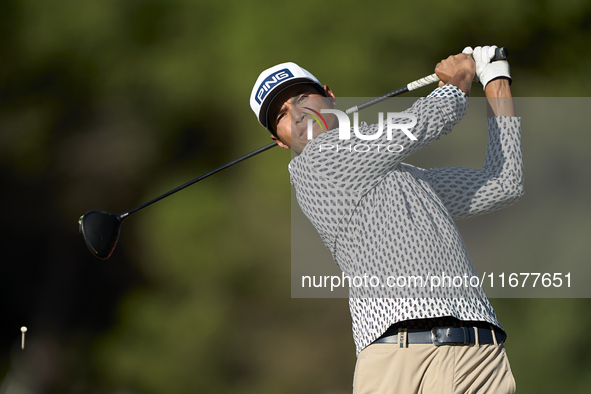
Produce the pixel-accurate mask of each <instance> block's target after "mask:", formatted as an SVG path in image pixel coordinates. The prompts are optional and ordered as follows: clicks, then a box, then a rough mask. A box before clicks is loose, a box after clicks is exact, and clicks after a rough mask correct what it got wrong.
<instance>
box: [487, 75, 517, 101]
mask: <svg viewBox="0 0 591 394" xmlns="http://www.w3.org/2000/svg"><path fill="white" fill-rule="evenodd" d="M484 94H485V95H486V97H512V96H511V87H510V81H509V79H508V78H505V77H500V78H496V79H493V80H492V81H490V82H489V83H487V84H486V87H485V88H484Z"/></svg>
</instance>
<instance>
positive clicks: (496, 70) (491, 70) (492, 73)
mask: <svg viewBox="0 0 591 394" xmlns="http://www.w3.org/2000/svg"><path fill="white" fill-rule="evenodd" d="M496 49H497V47H496V45H493V46H484V47H476V48H474V49H472V48H470V47H466V48H464V50H463V51H462V53H465V54H467V55H472V58H473V59H474V62H475V63H476V77H477V78H478V80H480V83H481V84H482V88H483V89H484V88H486V84H488V83H489V82H490V81H492V80H493V79H496V78H501V77H504V78H508V79H509V81H511V74H510V72H509V62H507V61H506V60H497V61H494V62H491V59H492V58H493V57H494V56H495V51H496Z"/></svg>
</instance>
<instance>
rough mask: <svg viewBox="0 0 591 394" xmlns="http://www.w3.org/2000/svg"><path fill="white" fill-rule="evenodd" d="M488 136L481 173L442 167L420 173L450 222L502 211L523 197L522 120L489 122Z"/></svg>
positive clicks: (506, 118)
mask: <svg viewBox="0 0 591 394" xmlns="http://www.w3.org/2000/svg"><path fill="white" fill-rule="evenodd" d="M488 133H489V140H488V145H487V150H486V158H485V162H484V166H483V168H482V169H480V170H474V169H469V168H461V167H445V168H433V169H430V170H423V171H424V176H425V179H426V180H427V181H428V182H429V184H430V185H431V186H432V187H433V189H434V190H435V192H436V193H437V194H438V195H439V197H440V198H441V200H442V202H443V204H444V205H445V207H446V208H447V210H448V211H449V213H450V215H451V216H452V217H453V218H466V217H470V216H475V215H480V214H483V213H487V212H491V211H494V210H497V209H500V208H504V207H506V206H508V205H511V204H512V203H514V202H515V201H517V200H518V199H520V198H521V197H522V196H523V193H524V187H523V152H522V146H521V118H517V117H505V116H499V117H494V118H488Z"/></svg>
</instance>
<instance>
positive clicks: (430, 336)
mask: <svg viewBox="0 0 591 394" xmlns="http://www.w3.org/2000/svg"><path fill="white" fill-rule="evenodd" d="M398 330H399V329H397V328H389V329H388V330H387V331H386V332H385V333H384V335H382V336H381V337H379V338H378V339H376V340H375V341H374V342H373V343H399V339H398ZM400 330H401V337H402V335H403V334H404V336H406V338H402V340H401V341H400V342H402V344H401V347H402V346H403V345H404V344H405V343H408V344H421V343H422V344H425V343H432V344H433V345H436V346H441V345H469V344H474V343H476V333H475V330H478V343H495V341H494V339H493V332H494V335H495V336H496V342H497V343H498V344H501V343H503V342H504V341H505V339H506V338H507V337H506V335H505V334H504V333H503V332H502V331H501V330H499V329H498V328H492V329H491V328H476V327H435V328H432V329H431V330H417V329H408V330H406V331H404V329H400Z"/></svg>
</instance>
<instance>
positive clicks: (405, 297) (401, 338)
mask: <svg viewBox="0 0 591 394" xmlns="http://www.w3.org/2000/svg"><path fill="white" fill-rule="evenodd" d="M495 49H496V47H494V46H492V47H488V46H485V47H476V48H474V49H472V48H469V47H468V48H466V49H465V50H464V51H463V53H461V54H458V55H454V56H450V57H448V58H447V59H445V60H442V61H441V62H440V63H438V64H437V65H436V67H435V73H436V74H437V76H438V77H439V78H440V80H441V81H440V83H439V87H438V88H437V89H435V90H434V91H433V92H432V93H431V94H429V96H428V97H425V98H420V99H418V100H417V101H416V102H415V103H414V104H413V105H412V107H411V108H409V109H407V110H406V111H404V112H402V113H395V114H393V115H390V114H388V115H387V116H386V117H385V118H383V119H382V121H381V123H380V122H378V124H374V125H371V126H370V125H367V124H366V123H361V125H358V126H356V127H354V128H351V129H349V128H347V129H345V128H344V127H339V126H340V124H341V122H342V121H343V119H342V116H341V115H339V113H338V111H336V110H335V109H334V105H335V102H336V99H335V95H334V94H333V92H332V90H331V89H330V88H329V87H328V86H326V85H323V84H321V83H320V82H319V81H318V79H316V77H314V76H313V75H312V74H310V73H309V72H308V71H306V70H305V69H303V68H301V67H299V66H298V65H296V64H294V63H283V64H280V65H277V66H274V67H272V68H269V69H267V70H265V71H263V72H262V73H261V75H260V76H259V78H258V80H257V81H256V83H255V86H254V88H253V90H252V94H251V100H250V103H251V107H252V109H253V111H254V113H255V114H256V116H257V118H258V120H259V122H260V123H261V124H262V125H263V126H264V127H265V128H266V129H267V130H269V131H270V132H271V138H272V139H273V140H274V141H276V142H277V144H279V145H280V146H281V147H283V148H286V149H289V148H291V149H292V150H294V151H295V152H296V153H297V154H298V156H296V157H295V158H294V159H292V161H291V162H290V165H289V172H290V177H291V183H292V185H293V186H294V188H295V191H296V196H297V200H298V203H299V205H300V207H301V209H302V211H303V212H304V214H305V215H306V216H307V217H308V219H309V220H310V221H311V222H312V224H313V225H314V227H315V228H316V229H317V231H318V233H319V234H320V236H321V238H322V240H323V242H324V244H325V245H326V246H327V247H328V249H329V250H330V252H331V253H332V256H333V258H334V260H335V262H336V263H337V264H338V266H339V267H340V269H341V270H342V271H343V273H344V274H346V275H347V276H348V277H350V278H353V277H364V276H365V277H370V278H374V277H375V278H376V281H379V283H381V285H378V286H375V285H376V283H372V284H371V285H367V283H365V284H364V285H360V286H357V285H354V286H352V285H350V286H349V287H350V289H349V306H350V311H351V317H352V324H353V338H354V340H355V345H356V352H357V365H356V367H355V376H354V379H353V392H354V393H355V394H366V393H374V394H375V393H380V394H382V393H404V394H406V393H513V392H515V381H514V379H513V375H512V372H511V368H510V366H509V362H508V359H507V356H506V353H505V348H504V346H503V343H504V341H505V339H506V333H505V331H504V330H503V327H502V326H501V324H500V323H499V321H498V319H497V316H496V315H495V312H494V310H493V308H492V306H491V304H490V302H489V300H488V298H487V296H486V294H485V293H484V291H483V290H482V288H481V287H480V286H473V285H471V283H467V282H466V278H472V277H476V276H477V273H476V270H475V268H474V265H473V264H472V261H471V260H470V256H469V254H468V251H467V250H466V246H465V245H464V242H463V240H462V238H461V236H460V234H459V232H458V229H457V227H456V226H455V224H454V219H457V218H466V217H470V216H474V215H479V214H483V213H487V212H490V211H493V210H496V209H499V208H503V207H506V206H508V205H510V204H512V203H513V202H515V201H516V200H518V199H519V198H521V196H522V195H523V161H522V149H521V120H520V118H517V117H515V113H514V108H513V103H512V99H511V91H510V82H511V77H510V74H509V65H508V63H507V62H506V61H496V62H491V59H492V58H493V56H494V52H495ZM475 77H476V78H478V80H479V81H480V83H481V84H482V86H483V88H484V91H485V94H486V97H487V98H488V100H487V101H488V105H489V108H488V112H489V113H488V120H487V126H488V132H489V141H488V147H487V151H486V157H485V163H484V166H483V168H482V169H480V170H473V169H467V168H458V167H445V168H434V169H422V168H419V167H415V166H411V165H408V164H405V163H403V160H404V159H405V158H406V157H407V156H409V155H410V154H412V153H413V152H416V151H417V150H419V149H422V148H424V147H426V146H428V145H429V144H430V143H431V142H433V141H435V140H437V139H439V138H442V137H443V136H444V135H446V134H447V133H449V132H451V131H452V129H453V127H454V126H455V125H456V124H457V123H458V122H460V121H461V119H462V118H463V116H464V115H465V113H466V111H467V107H468V96H469V95H470V89H471V85H472V82H473V81H474V80H475ZM320 115H322V116H320ZM310 119H312V120H311V121H310ZM345 124H346V123H345ZM483 126H484V124H483ZM393 129H397V130H393ZM402 131H404V132H402ZM358 146H368V147H370V148H371V149H368V148H365V147H364V148H363V149H359V148H357V147H358ZM380 147H381V149H380ZM392 147H394V148H392ZM392 278H397V279H400V278H404V279H405V281H406V279H408V281H406V283H404V284H403V283H402V281H400V280H397V281H394V282H393V281H392V280H391V279H392ZM412 278H414V283H413V282H412V280H411V279H412ZM419 278H420V280H424V282H422V283H418V281H419ZM457 278H463V280H461V281H460V282H462V283H458V282H457V281H456V279H457ZM392 283H394V284H398V285H397V286H391V285H392ZM386 284H387V285H386Z"/></svg>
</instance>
